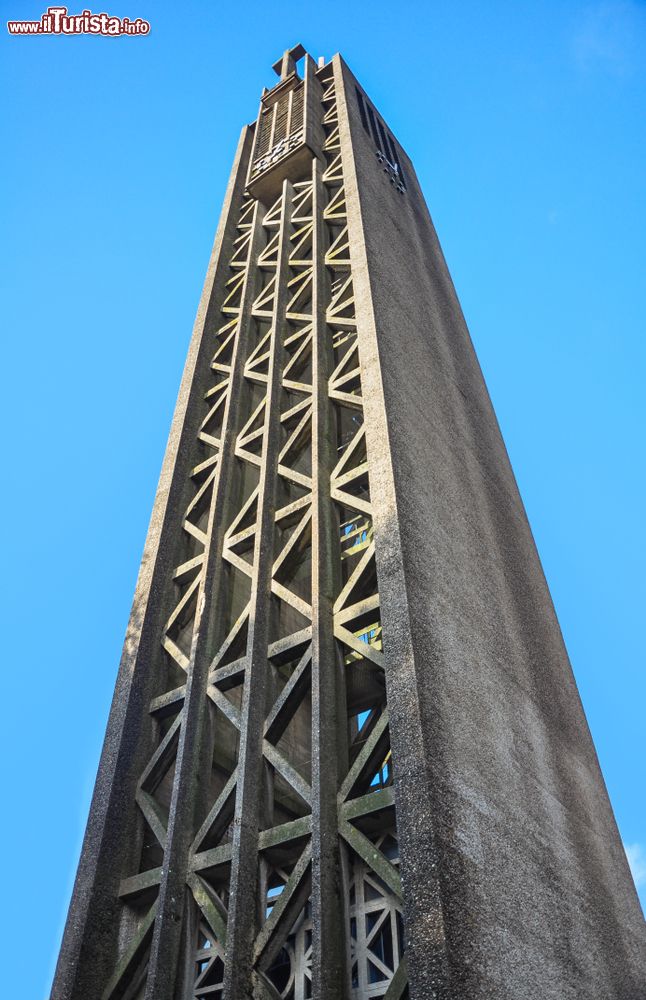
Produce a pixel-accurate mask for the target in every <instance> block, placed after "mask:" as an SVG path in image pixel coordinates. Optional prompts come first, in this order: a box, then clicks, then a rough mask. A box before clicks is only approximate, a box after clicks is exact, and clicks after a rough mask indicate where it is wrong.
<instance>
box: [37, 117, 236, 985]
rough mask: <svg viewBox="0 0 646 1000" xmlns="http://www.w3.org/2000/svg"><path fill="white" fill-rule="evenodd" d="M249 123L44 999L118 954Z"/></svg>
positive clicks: (90, 976) (85, 981)
mask: <svg viewBox="0 0 646 1000" xmlns="http://www.w3.org/2000/svg"><path fill="white" fill-rule="evenodd" d="M252 142H253V132H252V131H251V130H250V129H249V128H248V127H247V126H245V128H244V129H243V130H242V134H241V136H240V141H239V144H238V149H237V153H236V157H235V160H234V163H233V167H232V170H231V175H230V179H229V184H228V187H227V191H226V194H225V198H224V204H223V207H222V214H221V217H220V223H219V225H218V230H217V233H216V237H215V241H214V244H213V250H212V253H211V259H210V262H209V267H208V270H207V274H206V278H205V282H204V288H203V291H202V296H201V299H200V303H199V307H198V310H197V316H196V319H195V324H194V327H193V335H192V339H191V343H190V347H189V351H188V357H187V360H186V365H185V368H184V373H183V376H182V382H181V385H180V389H179V393H178V397H177V403H176V407H175V412H174V415H173V422H172V426H171V430H170V434H169V438H168V444H167V446H166V452H165V455H164V462H163V466H162V470H161V474H160V478H159V484H158V487H157V493H156V496H155V503H154V507H153V511H152V515H151V519H150V526H149V528H148V534H147V537H146V543H145V547H144V553H143V558H142V562H141V568H140V570H139V576H138V579H137V586H136V590H135V596H134V600H133V605H132V611H131V614H130V619H129V622H128V627H127V631H126V638H125V642H124V647H123V653H122V657H121V663H120V666H119V674H118V677H117V683H116V687H115V692H114V697H113V700H112V706H111V709H110V716H109V719H108V725H107V731H106V737H105V741H104V745H103V749H102V752H101V759H100V763H99V769H98V774H97V780H96V785H95V789H94V795H93V798H92V803H91V806H90V813H89V819H88V824H87V829H86V832H85V837H84V841H83V848H82V852H81V859H80V863H79V868H78V872H77V876H76V881H75V883H74V891H73V894H72V900H71V902H70V908H69V913H68V918H67V923H66V925H65V932H64V935H63V941H62V945H61V951H60V954H59V958H58V963H57V966H56V973H55V976H54V982H53V985H52V992H51V1000H86V998H87V997H89V996H96V997H99V996H100V995H101V993H102V992H103V989H104V986H105V983H106V982H107V980H108V978H109V976H110V974H111V972H112V969H113V967H114V964H115V962H116V960H117V948H118V935H119V927H120V918H121V907H122V905H123V904H122V903H121V902H120V900H119V896H118V890H119V883H120V880H121V878H122V877H123V874H124V870H125V865H126V864H127V859H128V858H129V857H130V855H131V853H132V850H133V848H132V845H133V842H135V841H136V830H137V824H138V822H139V815H138V806H137V805H136V803H135V789H136V784H137V780H138V778H139V776H140V774H141V772H142V769H143V767H144V765H145V761H146V760H147V759H148V758H149V756H150V747H151V737H152V725H151V722H150V716H149V708H150V702H151V700H152V698H154V697H155V695H156V694H157V691H158V689H157V688H156V684H157V683H158V673H157V671H158V669H159V662H160V646H159V640H160V633H161V629H162V625H163V622H164V621H165V620H166V618H167V617H168V613H169V610H170V606H169V597H168V594H169V581H170V577H171V575H172V570H173V556H174V553H175V550H176V546H177V542H178V539H179V537H180V534H181V522H182V515H183V510H184V507H185V504H184V498H185V495H186V484H187V479H188V473H189V470H190V468H191V463H192V459H193V456H194V446H195V442H196V436H197V430H198V427H199V422H200V420H201V418H202V417H201V414H202V408H201V403H202V392H203V386H204V383H205V378H206V375H207V373H208V372H209V363H210V354H209V348H210V344H209V342H208V341H209V338H208V333H209V331H210V330H211V329H212V328H213V326H214V324H215V323H216V322H217V318H218V315H219V313H218V310H219V305H220V302H221V301H222V295H223V290H224V286H225V282H226V279H227V276H228V262H229V258H230V255H231V251H232V247H233V239H234V235H235V227H236V223H237V215H236V210H237V206H238V204H239V203H240V200H241V198H242V195H243V191H244V183H245V177H246V173H247V165H248V159H249V155H250V152H251V146H252Z"/></svg>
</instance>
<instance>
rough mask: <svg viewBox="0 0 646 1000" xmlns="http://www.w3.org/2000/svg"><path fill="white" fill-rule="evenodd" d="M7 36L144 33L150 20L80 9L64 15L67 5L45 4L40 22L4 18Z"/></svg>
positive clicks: (146, 32)
mask: <svg viewBox="0 0 646 1000" xmlns="http://www.w3.org/2000/svg"><path fill="white" fill-rule="evenodd" d="M7 28H8V30H9V34H10V35H147V34H148V32H149V31H150V23H149V22H148V21H144V20H143V18H141V17H138V18H136V20H134V21H132V20H131V19H130V18H129V17H112V16H111V15H110V14H93V13H92V11H91V10H83V11H81V13H80V14H68V13H67V7H48V8H47V10H46V11H45V13H44V14H42V15H41V18H40V21H7Z"/></svg>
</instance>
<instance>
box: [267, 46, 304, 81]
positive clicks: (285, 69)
mask: <svg viewBox="0 0 646 1000" xmlns="http://www.w3.org/2000/svg"><path fill="white" fill-rule="evenodd" d="M305 54H306V50H305V48H304V47H303V46H302V45H301V44H300V43H299V44H298V45H295V46H294V47H293V48H292V49H285V51H284V52H283V54H282V56H281V57H280V59H279V60H278V61H277V62H275V63H274V65H273V66H272V69H273V71H274V73H276V74H277V75H278V76H279V77H280V78H281V80H285V79H286V78H287V77H288V76H289V75H290V74H291V73H295V72H296V63H297V62H298V60H299V59H302V58H303V56H304V55H305Z"/></svg>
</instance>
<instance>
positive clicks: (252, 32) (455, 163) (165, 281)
mask: <svg viewBox="0 0 646 1000" xmlns="http://www.w3.org/2000/svg"><path fill="white" fill-rule="evenodd" d="M88 6H89V3H88ZM81 7H82V5H79V7H76V6H73V5H72V6H71V7H70V11H71V12H76V11H78V10H79V9H80V8H81ZM0 9H1V10H2V19H3V24H2V29H1V31H0V36H1V38H2V41H1V48H2V51H1V52H0V81H1V86H2V90H1V94H2V101H1V108H2V110H1V112H0V114H1V116H2V147H1V148H2V149H3V151H4V152H3V155H2V157H1V158H0V181H1V184H0V190H1V192H2V199H3V202H4V206H3V210H2V213H1V216H2V218H1V222H0V225H1V227H2V250H3V256H2V260H3V264H2V268H1V269H0V282H1V284H2V286H3V287H2V291H3V296H2V299H3V312H4V314H5V319H4V322H3V324H2V328H3V348H2V350H3V362H4V363H3V365H2V370H3V382H4V387H3V392H2V406H3V409H4V414H3V418H2V429H3V432H4V437H5V442H4V454H5V458H4V462H3V472H4V475H5V483H4V487H3V489H2V491H1V495H0V496H1V499H0V502H1V503H2V506H3V511H2V523H3V527H4V529H5V530H4V536H5V540H4V545H3V548H4V555H5V570H4V573H3V585H4V596H3V598H2V610H3V620H4V643H3V647H4V654H5V671H4V690H5V695H6V699H5V711H4V716H3V726H2V740H3V743H4V749H3V752H2V755H1V758H0V759H1V766H2V776H1V781H2V790H3V806H4V809H3V811H4V815H5V820H4V821H3V823H2V826H1V836H2V838H3V839H4V840H5V841H6V842H5V843H4V844H3V845H2V857H3V860H4V865H3V868H4V871H3V895H4V899H5V903H6V904H7V905H5V906H3V907H2V916H1V917H0V920H4V921H7V924H8V926H7V927H6V928H5V929H3V930H2V933H1V934H0V940H2V944H3V947H4V948H6V949H7V957H6V958H5V959H4V960H3V962H2V968H3V972H2V980H3V982H2V985H3V994H4V995H5V996H7V997H20V998H21V1000H42V998H43V997H44V996H46V994H47V992H48V989H49V985H50V981H51V976H52V973H53V968H54V962H55V956H56V952H57V949H58V946H59V941H60V935H61V932H62V928H63V923H64V919H65V914H66V909H67V904H68V900H69V895H70V892H71V888H72V881H73V877H74V872H75V869H76V864H77V861H78V854H79V850H80V845H81V838H82V834H83V829H84V826H85V820H86V816H87V810H88V807H89V802H90V795H91V791H92V786H93V783H94V776H95V769H96V765H97V761H98V757H99V752H100V748H101V743H102V739H103V732H104V727H105V722H106V718H107V714H108V709H109V704H110V698H111V695H112V689H113V685H114V680H115V677H116V670H117V664H118V660H119V655H120V648H121V643H122V640H123V634H124V630H125V626H126V620H127V616H128V611H129V605H130V601H131V598H132V592H133V588H134V583H135V577H136V573H137V568H138V563H139V559H140V556H141V551H142V546H143V542H144V537H145V532H146V528H147V522H148V517H149V514H150V510H151V507H152V502H153V496H154V491H155V487H156V481H157V476H158V473H159V468H160V464H161V460H162V454H163V450H164V446H165V442H166V435H167V432H168V427H169V424H170V418H171V414H172V410H173V406H174V401H175V395H176V391H177V387H178V385H179V379H180V375H181V370H182V366H183V362H184V356H185V353H186V348H187V344H188V340H189V336H190V332H191V327H192V323H193V318H194V314H195V310H196V307H197V302H198V298H199V294H200V290H201V284H202V280H203V276H204V272H205V269H206V264H207V260H208V255H209V251H210V246H211V242H212V239H213V235H214V231H215V227H216V224H217V219H218V215H219V211H220V205H221V200H222V196H223V193H224V187H225V183H226V179H227V175H228V171H229V168H230V164H231V160H232V157H233V153H234V149H235V146H236V142H237V137H238V134H239V130H240V127H241V125H242V123H243V122H245V121H250V120H252V119H253V118H255V115H256V110H257V104H258V98H259V94H260V90H261V88H262V87H263V86H264V85H271V83H272V80H273V76H272V72H271V64H272V62H273V61H274V60H275V59H276V58H278V56H279V55H280V54H281V52H282V51H283V49H285V48H286V47H287V46H291V45H294V44H295V43H296V42H298V41H302V42H303V43H304V44H305V45H306V47H307V48H308V49H309V51H310V52H311V53H312V54H313V55H314V56H315V57H316V56H319V55H324V56H326V57H330V56H331V55H332V54H333V53H334V52H335V51H337V50H339V51H341V52H342V53H343V55H344V56H345V58H346V59H347V61H348V62H349V64H350V65H351V67H352V68H353V70H354V71H355V73H356V74H357V76H358V77H359V79H360V80H361V82H362V84H363V85H364V86H365V88H366V90H367V92H368V94H369V95H370V96H371V98H372V100H373V101H374V103H375V104H376V105H377V107H378V108H379V110H380V111H381V112H382V114H383V115H384V117H385V119H386V121H387V122H388V123H389V125H390V126H391V128H392V129H393V131H394V132H395V133H396V134H397V136H398V137H399V139H400V140H401V142H402V144H403V145H404V146H405V148H406V149H407V151H408V152H409V154H410V155H411V157H412V160H413V162H414V163H415V164H416V167H417V170H418V173H419V176H420V180H421V183H422V187H423V189H424V191H425V194H426V197H427V200H428V202H429V205H430V209H431V213H432V215H433V217H434V221H435V224H436V227H437V229H438V233H439V237H440V240H441V242H442V245H443V248H444V252H445V254H446V257H447V260H448V264H449V267H450V269H451V272H452V275H453V279H454V281H455V284H456V287H457V291H458V295H459V297H460V299H461V302H462V305H463V308H464V311H465V313H466V317H467V322H468V323H469V326H470V329H471V332H472V335H473V339H474V342H475V345H476V349H477V351H478V354H479V357H480V361H481V363H482V367H483V370H484V373H485V377H486V379H487V382H488V385H489V388H490V391H491V394H492V397H493V401H494V405H495V407H496V410H497V413H498V417H499V420H500V423H501V426H502V430H503V433H504V436H505V440H506V442H507V446H508V448H509V452H510V455H511V460H512V463H513V466H514V469H515V472H516V475H517V478H518V481H519V485H520V489H521V493H522V495H523V498H524V500H525V503H526V506H527V509H528V513H529V518H530V521H531V524H532V526H533V529H534V533H535V537H536V541H537V544H538V549H539V552H540V555H541V558H542V560H543V564H544V567H545V571H546V574H547V578H548V581H549V584H550V587H551V590H552V595H553V598H554V601H555V604H556V608H557V612H558V615H559V618H560V621H561V625H562V628H563V632H564V635H565V640H566V643H567V646H568V649H569V651H570V656H571V659H572V663H573V667H574V671H575V674H576V678H577V681H578V684H579V688H580V691H581V695H582V698H583V702H584V705H585V709H586V711H587V714H588V719H589V721H590V726H591V729H592V733H593V736H594V739H595V742H596V746H597V750H598V753H599V757H600V760H601V765H602V768H603V772H604V775H605V778H606V781H607V785H608V789H609V792H610V797H611V799H612V803H613V806H614V809H615V812H616V816H617V820H618V823H619V827H620V830H621V833H622V836H623V839H624V841H625V843H626V844H627V845H629V846H630V851H631V854H632V856H633V863H634V866H635V871H636V873H637V878H638V881H639V880H641V885H642V899H643V900H644V899H646V796H645V795H644V749H645V743H646V737H645V734H644V722H643V716H644V695H645V692H646V680H645V675H644V652H643V645H644V606H645V603H646V602H645V597H646V594H645V593H644V591H645V587H644V565H645V560H644V539H643V518H644V492H645V491H644V482H645V480H644V455H643V451H642V445H643V440H644V411H643V405H642V398H643V385H644V370H643V363H644V355H645V353H646V349H645V346H644V325H645V324H644V319H645V314H646V307H645V303H644V273H643V269H644V261H645V260H646V247H645V245H644V244H645V242H646V224H645V222H646V220H645V218H644V216H645V214H646V212H645V194H644V174H645V167H646V163H645V160H646V155H645V147H644V107H643V104H644V100H643V99H644V96H645V95H646V5H645V4H644V3H643V2H640V3H637V2H630V0H626V2H614V0H607V2H601V3H598V2H582V0H558V2H555V0H526V2H523V3H517V2H511V0H510V2H507V3H504V2H491V3H486V4H484V3H481V2H462V0H456V2H453V3H448V2H445V3H434V2H429V0H425V2H419V3H416V2H406V0H403V2H400V3H393V2H392V0H390V2H383V0H370V2H365V0H362V2H353V3H347V4H345V5H341V4H338V3H337V4H331V3H320V4H314V3H312V2H309V3H305V2H303V0H301V2H299V3H286V2H280V0H273V2H263V3H260V2H258V0H246V2H245V3H228V4H223V3H220V2H201V3H199V2H195V0H193V2H191V0H189V2H183V3H176V4H169V3H166V2H155V3H151V2H147V0H119V2H118V4H116V5H115V6H114V7H112V6H111V4H110V3H106V4H105V5H104V4H102V5H101V6H99V7H97V8H94V9H95V10H97V11H101V10H107V11H108V13H114V14H118V15H120V16H124V15H127V16H129V17H130V18H131V19H134V18H136V17H144V18H147V19H148V20H149V21H150V22H151V25H152V30H151V33H150V35H149V36H147V37H139V38H119V39H112V38H101V37H98V38H97V37H50V38H43V37H41V38H33V37H32V38H13V37H11V38H10V37H9V36H8V35H7V33H6V27H5V25H4V21H5V20H6V19H7V18H11V19H14V18H30V17H32V18H38V17H40V14H41V13H42V12H43V10H44V6H39V5H38V4H37V3H32V2H29V3H27V2H23V0H10V2H7V0H2V3H0ZM640 852H641V854H640Z"/></svg>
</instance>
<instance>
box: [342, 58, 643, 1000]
mask: <svg viewBox="0 0 646 1000" xmlns="http://www.w3.org/2000/svg"><path fill="white" fill-rule="evenodd" d="M335 75H336V79H337V87H338V88H339V90H340V89H341V88H342V89H343V95H342V96H340V98H339V103H340V108H339V112H340V121H341V143H342V152H343V158H344V167H345V171H346V187H347V192H346V193H347V199H348V219H349V228H350V240H351V246H352V252H353V259H354V262H355V265H356V266H355V294H356V297H357V317H358V323H359V339H360V349H361V354H362V361H363V367H364V371H363V380H364V387H365V393H364V395H365V407H366V418H367V419H366V425H367V428H368V448H369V455H370V460H371V479H372V482H373V491H374V494H375V495H376V496H377V497H378V498H379V499H378V502H377V501H375V507H376V512H375V534H376V542H377V559H378V569H379V589H380V593H381V597H382V609H383V619H384V633H385V635H386V636H387V649H386V653H387V659H388V671H389V678H388V701H389V705H390V710H391V719H392V722H391V735H392V744H393V756H394V759H395V762H396V779H397V780H396V790H397V791H396V794H397V814H398V828H399V832H400V841H401V844H400V846H401V852H402V877H403V887H404V898H405V918H406V927H407V938H408V947H409V951H408V957H409V962H408V965H409V975H410V990H411V997H413V998H414V1000H425V998H428V997H432V996H438V997H440V996H441V997H450V998H455V1000H457V998H460V1000H469V998H476V997H477V998H478V1000H485V998H488V997H491V998H493V997H495V998H496V1000H536V998H538V997H540V998H541V1000H641V998H644V997H646V927H645V924H644V920H643V917H642V914H641V910H640V906H639V902H638V899H637V896H636V893H635V889H634V886H633V882H632V879H631V876H630V873H629V869H628V865H627V862H626V857H625V855H624V852H623V849H622V845H621V841H620V838H619V834H618V831H617V827H616V824H615V820H614V817H613V813H612V809H611V806H610V803H609V800H608V796H607V793H606V789H605V786H604V782H603V778H602V775H601V773H600V770H599V765H598V762H597V758H596V754H595V750H594V746H593V743H592V740H591V737H590V733H589V730H588V726H587V724H586V720H585V717H584V713H583V710H582V706H581V702H580V699H579V695H578V692H577V689H576V685H575V681H574V678H573V675H572V671H571V668H570V665H569V661H568V657H567V653H566V650H565V648H564V645H563V640H562V637H561V632H560V629H559V625H558V622H557V620H556V617H555V613H554V609H553V606H552V602H551V599H550V595H549V592H548V588H547V585H546V582H545V579H544V576H543V573H542V570H541V565H540V562H539V558H538V555H537V552H536V549H535V546H534V542H533V539H532V534H531V531H530V528H529V525H528V523H527V519H526V516H525V512H524V509H523V505H522V501H521V499H520V496H519V494H518V490H517V487H516V483H515V480H514V476H513V473H512V471H511V467H510V464H509V461H508V457H507V454H506V451H505V447H504V444H503V441H502V438H501V435H500V431H499V429H498V425H497V422H496V418H495V415H494V413H493V410H492V407H491V403H490V400H489V397H488V394H487V390H486V387H485V384H484V381H483V378H482V375H481V372H480V369H479V366H478V363H477V360H476V357H475V354H474V351H473V348H472V345H471V341H470V338H469V334H468V331H467V328H466V325H465V322H464V319H463V316H462V313H461V310H460V306H459V303H458V300H457V297H456V294H455V291H454V289H453V286H452V283H451V279H450V277H449V274H448V271H447V268H446V264H445V262H444V258H443V256H442V251H441V249H440V246H439V243H438V240H437V237H436V234H435V231H434V228H433V225H432V223H431V220H430V217H429V214H428V210H427V208H426V205H425V202H424V199H423V196H422V193H421V191H420V189H419V186H418V183H417V181H416V178H415V173H414V170H413V167H412V165H411V163H410V161H409V160H408V159H407V158H406V157H404V158H403V162H402V166H403V168H404V172H405V177H406V181H407V191H406V193H405V194H404V195H402V194H400V193H399V192H398V191H397V190H396V188H395V187H394V186H393V185H392V184H389V182H388V178H387V176H386V175H385V173H384V171H383V169H382V166H381V165H380V163H379V162H378V160H377V157H376V154H375V148H374V143H373V142H372V141H371V138H370V136H369V135H368V134H367V132H366V130H365V129H364V128H363V127H362V123H361V121H360V117H359V109H358V105H357V98H356V94H355V80H354V78H353V77H352V75H351V74H350V72H349V70H348V69H347V67H346V66H345V64H344V63H343V62H342V60H340V59H339V57H335ZM346 113H347V115H346ZM582 666H583V665H582Z"/></svg>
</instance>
